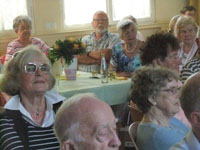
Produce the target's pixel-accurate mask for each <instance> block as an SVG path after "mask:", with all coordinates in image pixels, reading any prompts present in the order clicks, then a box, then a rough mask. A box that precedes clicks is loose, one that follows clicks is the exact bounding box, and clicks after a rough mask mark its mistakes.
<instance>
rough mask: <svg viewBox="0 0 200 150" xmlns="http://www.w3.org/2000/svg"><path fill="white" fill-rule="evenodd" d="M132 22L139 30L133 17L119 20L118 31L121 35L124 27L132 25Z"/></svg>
mask: <svg viewBox="0 0 200 150" xmlns="http://www.w3.org/2000/svg"><path fill="white" fill-rule="evenodd" d="M130 24H132V25H133V27H134V28H135V29H136V30H137V24H136V23H134V22H133V21H132V20H131V19H122V20H120V21H119V22H118V24H117V31H118V33H119V35H120V37H121V36H122V30H123V28H124V27H125V26H128V25H130Z"/></svg>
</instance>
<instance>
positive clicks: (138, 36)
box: [123, 15, 144, 42]
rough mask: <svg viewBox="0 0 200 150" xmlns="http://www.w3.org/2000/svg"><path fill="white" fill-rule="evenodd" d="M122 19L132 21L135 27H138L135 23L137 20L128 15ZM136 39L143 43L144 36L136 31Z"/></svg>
mask: <svg viewBox="0 0 200 150" xmlns="http://www.w3.org/2000/svg"><path fill="white" fill-rule="evenodd" d="M123 19H130V20H132V21H133V22H134V23H135V24H136V25H137V26H138V23H137V20H136V18H135V17H133V16H132V15H128V16H126V17H124V18H123ZM136 38H137V39H138V40H140V41H143V42H144V36H143V34H142V33H141V32H140V31H138V30H137V35H136Z"/></svg>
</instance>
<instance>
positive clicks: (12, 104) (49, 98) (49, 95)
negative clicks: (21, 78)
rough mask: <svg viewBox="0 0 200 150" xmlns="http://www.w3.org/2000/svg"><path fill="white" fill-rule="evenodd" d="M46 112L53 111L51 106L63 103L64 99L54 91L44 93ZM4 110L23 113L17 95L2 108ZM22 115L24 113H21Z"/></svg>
mask: <svg viewBox="0 0 200 150" xmlns="http://www.w3.org/2000/svg"><path fill="white" fill-rule="evenodd" d="M45 98H46V104H47V110H48V109H53V104H55V103H58V102H60V101H64V100H65V99H66V98H65V97H63V96H61V95H60V94H58V93H57V92H56V91H55V90H50V91H47V92H46V93H45ZM4 108H5V109H9V110H19V111H20V112H21V113H23V112H24V110H25V108H24V107H23V105H22V104H21V101H20V97H19V95H15V96H13V97H12V98H11V99H10V100H9V101H8V102H7V103H6V105H5V106H4ZM23 114H24V113H23Z"/></svg>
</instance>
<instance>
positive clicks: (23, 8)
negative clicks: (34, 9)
mask: <svg viewBox="0 0 200 150" xmlns="http://www.w3.org/2000/svg"><path fill="white" fill-rule="evenodd" d="M27 14H28V11H27V0H0V31H4V30H11V29H12V25H13V19H14V18H15V17H16V16H18V15H27Z"/></svg>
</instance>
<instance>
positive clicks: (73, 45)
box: [48, 38, 86, 65]
mask: <svg viewBox="0 0 200 150" xmlns="http://www.w3.org/2000/svg"><path fill="white" fill-rule="evenodd" d="M85 52H86V45H85V44H84V43H82V42H81V40H80V39H79V40H78V39H77V40H73V39H72V38H69V39H66V40H64V41H61V40H57V41H56V42H55V44H54V45H53V46H52V47H51V49H50V51H49V53H48V57H49V59H50V61H51V63H52V64H53V63H54V62H55V61H57V60H59V59H60V58H62V59H64V62H65V63H66V64H68V65H70V64H71V63H72V59H73V56H74V55H80V54H83V53H85Z"/></svg>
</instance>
